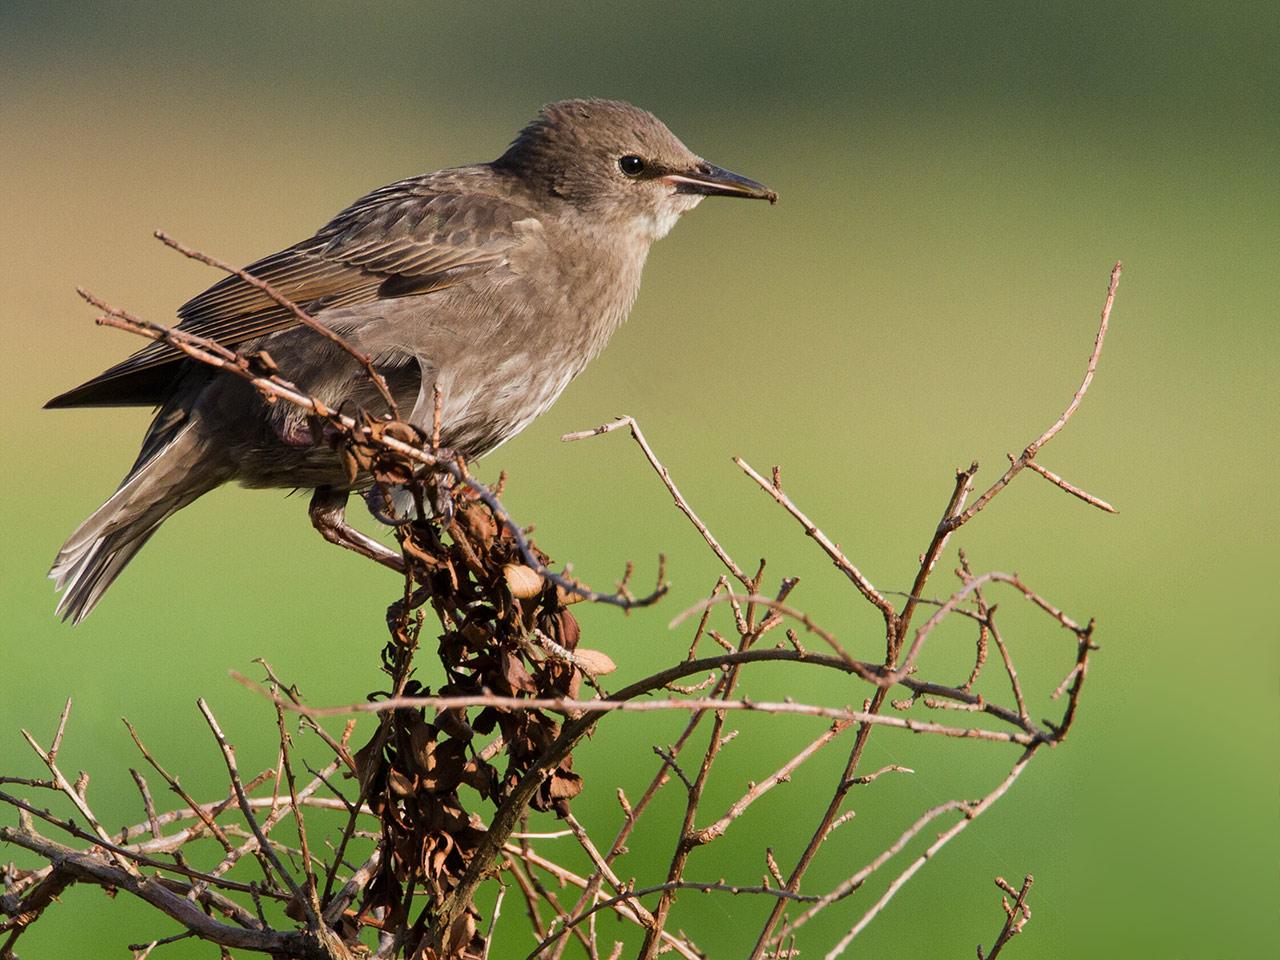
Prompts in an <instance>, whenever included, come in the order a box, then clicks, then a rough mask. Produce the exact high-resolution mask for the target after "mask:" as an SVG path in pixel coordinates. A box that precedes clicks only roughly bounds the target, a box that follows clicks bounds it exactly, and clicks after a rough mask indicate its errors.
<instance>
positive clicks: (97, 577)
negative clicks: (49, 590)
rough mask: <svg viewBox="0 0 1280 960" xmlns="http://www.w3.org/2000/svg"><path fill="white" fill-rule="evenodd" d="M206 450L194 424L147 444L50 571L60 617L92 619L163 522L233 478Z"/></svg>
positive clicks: (66, 545) (73, 536)
mask: <svg viewBox="0 0 1280 960" xmlns="http://www.w3.org/2000/svg"><path fill="white" fill-rule="evenodd" d="M149 439H150V438H149ZM203 446H204V444H203V440H202V438H201V436H200V431H199V429H198V427H197V425H196V424H195V423H192V422H187V423H185V424H183V425H182V426H181V427H179V428H178V429H177V430H176V431H175V432H174V433H173V435H172V436H171V437H170V438H167V439H165V440H164V441H162V442H156V443H151V442H149V443H148V444H147V446H146V447H145V448H144V453H143V455H142V456H141V457H140V458H139V459H138V462H137V463H136V464H134V466H133V469H132V470H130V471H129V475H128V476H126V477H125V478H124V482H123V483H121V484H120V489H118V490H117V491H116V492H115V493H114V494H113V495H112V496H111V498H110V499H109V500H108V501H107V502H106V503H104V504H103V505H102V506H101V507H99V508H98V509H97V510H95V511H94V512H93V515H92V516H90V517H89V519H88V520H86V521H85V522H84V523H82V524H80V526H79V528H78V529H77V530H76V532H75V533H73V534H72V535H71V536H70V537H69V538H68V539H67V542H66V543H64V544H63V545H62V549H61V550H59V551H58V557H57V559H56V560H54V562H53V568H52V569H51V570H50V571H49V579H50V580H52V581H53V582H54V583H55V584H56V586H57V589H58V590H60V591H61V592H62V597H61V599H60V600H59V601H58V607H57V611H56V615H58V616H60V617H61V618H62V619H63V620H70V621H72V622H73V623H79V622H80V621H81V620H83V619H84V618H85V617H87V616H88V615H89V612H90V611H91V610H93V608H94V606H96V605H97V603H98V600H99V599H101V597H102V594H103V593H104V592H105V591H106V589H107V587H109V586H111V584H112V582H113V581H114V580H115V579H116V577H118V576H119V575H120V571H122V570H123V569H124V568H125V565H126V564H128V562H129V561H130V560H132V559H133V556H134V554H136V553H137V552H138V551H139V550H141V549H142V547H143V545H144V544H145V543H146V542H147V541H148V540H149V539H150V538H151V535H152V534H153V533H155V532H156V530H157V529H158V528H159V526H160V524H162V523H163V522H164V521H165V520H167V519H168V518H169V517H171V516H172V515H173V514H174V513H176V512H177V511H179V510H181V509H182V508H183V507H185V506H187V505H188V504H189V503H191V502H192V501H194V500H195V499H196V498H198V497H200V496H201V495H202V494H205V493H208V492H209V491H210V490H212V489H213V488H214V487H216V486H218V485H219V484H221V483H223V482H224V481H225V480H227V479H229V472H228V471H219V470H216V469H210V468H209V467H210V466H211V465H210V464H208V462H207V461H205V460H204V458H203V457H202V456H201V453H202V449H201V448H202V447H203Z"/></svg>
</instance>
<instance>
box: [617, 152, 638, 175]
mask: <svg viewBox="0 0 1280 960" xmlns="http://www.w3.org/2000/svg"><path fill="white" fill-rule="evenodd" d="M618 169H619V170H621V171H622V172H623V173H625V174H626V175H627V176H628V177H638V176H640V174H642V173H644V161H643V160H641V159H640V158H639V157H637V156H635V155H634V154H630V153H629V154H627V155H626V156H625V157H620V158H619V159H618Z"/></svg>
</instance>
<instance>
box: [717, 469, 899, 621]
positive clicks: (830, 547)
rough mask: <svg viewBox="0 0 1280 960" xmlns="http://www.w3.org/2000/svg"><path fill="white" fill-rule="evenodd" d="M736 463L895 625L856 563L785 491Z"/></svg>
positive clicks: (887, 605)
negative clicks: (798, 523)
mask: <svg viewBox="0 0 1280 960" xmlns="http://www.w3.org/2000/svg"><path fill="white" fill-rule="evenodd" d="M733 462H734V463H736V464H737V465H738V467H739V468H741V470H742V472H743V473H745V474H746V475H747V476H749V477H750V478H751V479H752V480H754V481H755V482H756V483H757V484H758V485H759V487H760V489H761V490H763V491H764V492H765V493H767V494H769V496H771V497H773V499H774V500H776V501H777V502H778V503H780V504H781V505H782V507H783V508H784V509H785V510H786V511H787V512H788V513H789V514H791V516H793V517H795V518H796V520H798V521H799V522H800V525H801V526H802V527H803V528H804V532H805V535H806V536H808V537H810V538H812V539H813V540H814V542H816V543H817V544H818V546H820V547H821V548H822V551H823V552H824V553H825V554H826V555H827V556H828V557H830V558H831V562H832V563H834V564H835V566H836V569H838V570H839V571H840V572H841V573H843V574H844V575H845V576H846V577H848V578H849V580H850V581H851V582H852V583H853V585H854V586H855V587H857V588H858V592H859V593H861V594H862V595H863V596H864V597H866V598H867V600H868V601H870V602H871V604H872V605H874V606H875V607H876V609H877V610H879V611H880V612H881V614H883V615H884V618H885V622H886V623H889V622H892V620H893V618H894V616H895V613H894V609H893V604H891V603H890V602H889V601H888V600H886V599H885V598H884V595H883V594H881V593H880V591H879V590H877V589H876V588H875V587H873V586H872V585H871V581H870V580H868V579H867V578H866V577H865V576H863V574H862V571H861V570H859V569H858V568H857V567H856V566H854V565H853V562H852V561H851V560H850V559H849V558H848V557H846V556H845V555H844V553H843V552H842V551H841V550H840V548H839V547H838V546H837V545H836V544H835V543H833V542H832V541H831V539H830V538H829V537H828V536H827V535H826V534H825V533H823V532H822V530H821V529H820V528H819V527H818V525H817V524H816V523H814V522H813V521H812V520H810V519H809V518H808V517H807V516H805V515H804V513H803V512H802V511H801V510H800V508H799V507H797V506H796V505H795V504H794V503H793V502H792V500H791V498H790V497H789V496H787V495H786V493H784V492H783V490H782V487H781V486H777V485H775V484H773V483H772V482H770V481H769V480H766V479H765V478H764V477H762V476H761V475H760V474H759V473H758V472H756V470H755V469H754V468H753V467H752V466H751V465H750V464H749V463H747V462H746V461H745V460H743V459H742V458H741V457H734V458H733Z"/></svg>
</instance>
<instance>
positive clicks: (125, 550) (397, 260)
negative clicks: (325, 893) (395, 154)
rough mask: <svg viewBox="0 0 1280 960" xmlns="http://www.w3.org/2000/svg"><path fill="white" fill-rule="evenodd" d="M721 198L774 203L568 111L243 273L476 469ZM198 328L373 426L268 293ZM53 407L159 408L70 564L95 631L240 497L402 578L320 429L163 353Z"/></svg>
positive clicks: (691, 159) (542, 118)
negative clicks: (360, 520)
mask: <svg viewBox="0 0 1280 960" xmlns="http://www.w3.org/2000/svg"><path fill="white" fill-rule="evenodd" d="M704 196H729V197H753V198H758V199H764V200H769V201H770V202H773V201H774V200H776V199H777V197H776V195H775V194H774V193H773V191H771V190H769V189H767V188H765V187H764V186H762V185H761V184H758V183H756V182H754V181H752V180H748V179H746V178H745V177H740V176H738V175H737V174H733V173H730V172H728V171H727V170H722V169H721V168H719V167H716V166H713V165H712V164H710V163H707V162H706V161H705V160H703V159H702V158H701V157H699V156H697V155H696V154H694V153H693V152H691V151H690V150H689V149H688V148H687V147H686V146H685V145H684V144H683V143H681V142H680V140H678V139H677V138H676V137H675V135H673V134H672V133H671V131H670V130H668V129H667V128H666V126H665V125H663V123H662V122H661V121H659V120H658V119H657V118H656V117H654V116H653V115H652V114H650V113H648V112H646V111H644V110H641V109H639V108H637V107H633V106H631V105H630V104H626V103H620V102H617V101H610V100H565V101H561V102H559V103H553V104H551V105H549V106H547V107H545V108H543V110H542V111H541V112H540V113H539V114H538V116H537V117H536V118H535V119H534V120H533V122H532V123H530V124H529V125H528V126H527V127H525V128H524V129H523V130H522V131H521V132H520V134H519V136H517V137H516V139H515V141H514V142H513V143H512V144H511V146H510V147H509V148H508V150H507V151H506V153H504V154H503V155H502V156H501V157H499V158H498V159H497V160H494V161H493V162H492V163H481V164H476V165H474V166H467V167H454V168H451V169H446V170H439V171H437V172H435V173H428V174H425V175H423V176H418V177H411V178H409V179H407V180H401V181H398V182H396V183H393V184H390V185H389V186H385V187H382V188H380V189H378V190H374V191H373V192H372V193H370V194H368V195H367V196H365V197H362V198H361V199H359V200H357V201H356V202H355V203H354V204H352V205H351V206H350V207H348V208H347V209H346V210H344V211H342V212H341V213H339V214H338V215H337V216H336V217H334V219H333V220H331V221H330V222H329V223H328V224H326V225H325V226H324V227H322V228H321V229H320V231H319V232H318V233H316V234H315V236H313V237H311V238H310V239H308V240H304V241H302V242H301V243H298V244H295V245H294V246H291V247H289V248H287V249H285V250H282V251H281V252H279V253H275V254H272V255H271V256H269V257H265V258H264V259H262V260H259V261H257V262H256V263H253V264H251V265H250V266H249V267H247V268H246V270H247V271H248V272H249V273H251V274H253V275H254V276H256V277H258V278H260V279H262V280H265V281H267V282H268V283H269V284H271V285H272V286H273V287H274V288H275V289H276V290H278V291H280V292H281V293H283V294H284V295H285V296H287V297H288V298H290V299H291V300H293V301H295V302H296V303H298V304H300V305H302V306H303V307H304V308H305V309H306V310H307V311H308V312H310V313H311V314H312V315H313V316H314V317H315V318H316V319H317V320H318V321H319V322H321V323H323V324H324V325H325V326H327V327H329V328H331V329H332V330H334V331H336V332H337V333H339V334H340V335H341V336H342V337H344V338H345V339H346V340H347V341H348V342H349V343H350V344H351V345H352V346H354V347H355V348H356V349H357V350H359V351H361V352H363V353H365V354H368V355H369V356H371V357H372V358H373V362H374V365H375V367H376V369H378V371H379V372H380V373H381V374H382V375H383V376H384V377H385V379H386V380H387V383H388V385H389V387H390V389H391V392H392V395H393V396H394V397H395V399H396V402H397V404H398V405H399V406H400V407H401V410H402V411H411V412H410V413H408V416H407V419H408V420H409V421H410V422H411V423H413V424H414V425H416V426H418V427H421V428H427V429H428V430H429V428H430V426H431V423H432V418H433V413H434V400H433V397H434V393H433V388H434V387H439V389H440V394H441V396H442V406H441V443H442V445H443V446H445V447H448V448H450V449H452V450H455V451H458V452H460V453H462V454H464V455H466V456H467V457H468V458H470V459H475V458H477V457H480V456H482V455H483V454H485V453H487V452H488V451H490V450H492V449H494V448H495V447H496V446H498V445H499V444H500V443H502V442H504V441H505V440H507V439H509V438H511V437H513V436H515V435H516V434H517V433H519V432H520V431H521V430H522V429H524V427H526V426H527V425H528V424H529V422H530V421H532V420H533V418H534V417H536V416H538V415H539V414H540V413H542V412H543V411H545V410H546V409H547V408H548V407H550V406H551V404H552V403H553V402H554V401H555V399H556V397H558V396H559V395H560V392H561V391H562V390H564V388H565V387H566V386H567V385H568V383H569V381H570V380H572V379H573V378H574V377H575V376H577V375H578V374H579V373H580V372H581V371H582V368H583V367H584V366H586V364H587V362H588V361H589V360H591V359H592V358H593V357H595V356H596V355H597V354H598V353H599V352H600V351H601V350H602V349H603V348H604V345H605V343H606V342H607V341H608V340H609V337H610V335H612V333H613V332H614V331H615V330H616V329H617V328H618V326H619V325H620V324H621V323H622V321H623V320H624V319H626V316H627V313H628V312H629V311H630V309H631V304H632V302H633V301H634V300H635V297H636V292H637V290H638V289H639V286H640V272H641V269H642V268H643V266H644V261H645V257H646V255H647V254H648V252H649V245H650V244H651V243H652V242H653V241H654V240H657V239H658V238H660V237H662V236H665V235H666V233H667V232H668V231H669V230H670V229H671V228H672V227H673V226H674V225H675V222H676V220H677V219H679V217H680V215H681V214H682V213H684V212H685V211H687V210H691V209H693V208H694V207H695V206H697V205H698V203H699V201H701V199H702V198H703V197H704ZM178 317H179V320H180V327H181V329H182V330H185V331H188V332H190V333H193V334H198V335H200V336H203V337H209V338H212V339H215V340H217V341H219V342H220V343H222V344H223V345H225V346H229V347H235V348H237V349H240V350H243V351H246V352H247V351H254V350H266V351H268V352H269V353H270V355H271V357H272V358H273V359H274V360H275V362H276V364H277V365H278V366H279V368H280V369H281V371H282V372H284V373H285V375H286V376H288V377H289V379H291V380H293V381H294V382H295V383H297V384H298V385H299V386H300V387H302V388H303V389H304V390H306V391H307V392H309V393H311V394H312V395H314V396H315V397H317V398H318V399H320V400H322V401H323V402H324V403H326V404H328V405H329V406H330V407H334V408H342V407H345V408H349V409H351V408H364V409H368V410H376V409H378V407H379V403H380V401H379V399H378V395H377V393H376V392H375V390H374V388H373V385H372V384H371V383H370V381H369V379H368V377H367V376H366V374H365V372H364V370H363V368H362V367H361V366H360V365H359V364H358V363H357V362H356V361H355V360H354V359H353V358H352V357H351V356H350V355H349V354H348V353H346V352H345V351H343V350H342V349H341V348H340V347H338V346H336V345H335V344H333V343H331V342H330V341H329V340H327V339H325V338H323V337H321V336H320V335H319V334H317V333H316V332H315V331H313V330H310V329H307V328H306V327H304V326H302V325H300V324H299V323H298V322H297V320H296V319H295V318H294V316H293V315H292V314H291V313H290V312H289V311H288V310H286V309H284V308H282V307H280V306H279V305H278V304H277V303H276V302H275V301H274V300H272V299H271V297H269V296H268V295H266V294H265V293H264V292H263V291H261V290H259V289H258V288H256V287H255V286H253V285H251V284H249V283H246V282H245V281H244V280H242V279H241V278H239V277H236V276H229V277H227V278H226V279H224V280H222V281H221V282H219V283H217V284H215V285H214V286H212V287H210V288H209V289H208V290H206V291H205V292H204V293H202V294H200V295H199V296H197V297H196V298H195V299H193V300H191V301H189V302H188V303H186V304H185V305H184V306H183V307H182V308H181V309H180V310H179V311H178ZM46 406H47V407H78V406H104V407H107V406H156V407H158V408H159V409H158V412H157V414H156V417H155V420H154V422H153V423H152V424H151V427H150V429H149V430H148V432H147V434H146V437H145V439H144V440H143V443H142V450H141V452H140V453H139V455H138V459H137V462H136V463H135V464H134V465H133V468H132V469H131V470H130V471H129V473H128V475H127V476H126V477H125V478H124V481H123V482H122V483H121V485H120V488H119V489H118V490H117V491H116V493H115V494H114V495H113V496H112V497H111V498H110V499H109V500H107V502H106V503H104V504H103V505H102V506H101V507H100V508H99V509H98V510H97V511H96V512H95V513H94V514H93V515H92V516H91V517H89V519H88V520H86V521H85V522H84V523H83V524H81V525H80V527H79V529H77V530H76V532H75V533H73V534H72V535H71V537H70V539H68V540H67V542H66V543H65V544H64V545H63V547H62V550H61V551H60V552H59V554H58V557H57V559H56V560H55V561H54V564H53V569H52V570H51V571H50V572H49V576H50V578H51V579H52V580H54V581H55V582H56V584H57V587H58V589H60V590H62V591H63V595H62V597H61V599H60V601H59V603H58V608H57V612H58V613H59V614H60V615H61V616H62V618H63V619H64V620H66V619H70V620H72V621H74V622H77V623H78V622H79V621H80V620H82V619H84V617H85V616H86V615H87V614H88V613H89V612H90V611H91V610H92V609H93V607H94V605H95V604H96V603H97V602H98V600H99V598H100V597H101V596H102V593H103V591H105V590H106V589H107V587H108V586H110V585H111V583H112V581H114V580H115V578H116V577H117V576H118V575H119V574H120V571H121V570H123V569H124V567H125V565H126V564H127V563H128V562H129V560H130V559H131V558H132V557H133V555H134V554H136V553H137V552H138V550H140V549H141V548H142V545H143V544H144V543H146V542H147V540H148V538H149V537H150V536H151V535H152V534H153V533H155V531H156V529H157V528H158V527H159V526H160V524H161V523H163V522H164V521H165V520H166V519H167V518H168V517H170V516H171V515H172V514H174V513H175V512H176V511H178V510H181V509H182V508H183V507H185V506H187V504H189V503H191V502H192V501H194V500H195V499H196V498H197V497H199V496H201V495H202V494H204V493H207V492H208V491H210V490H212V489H213V488H214V487H217V486H219V485H220V484H223V483H226V482H228V481H231V480H236V481H239V482H240V483H242V484H244V485H245V486H248V487H289V488H310V489H313V490H314V491H315V493H314V495H313V498H312V501H311V517H312V521H313V522H314V523H315V525H316V526H317V528H319V529H320V531H321V532H322V533H323V534H324V535H325V537H326V538H327V539H329V540H331V541H333V542H337V543H341V544H342V545H343V546H346V547H348V548H350V549H353V550H356V551H357V552H359V553H362V554H364V555H366V556H371V557H373V558H374V559H377V560H380V561H382V562H384V563H388V564H389V565H395V564H396V563H398V562H399V557H398V555H396V554H394V553H393V552H392V551H391V550H389V549H388V548H387V547H386V546H384V545H382V544H380V543H378V542H377V541H375V540H373V539H372V538H370V537H367V536H365V535H364V534H361V533H359V532H358V531H356V530H355V529H354V528H352V527H350V526H349V525H348V524H347V523H346V521H345V519H344V509H345V505H346V502H347V497H348V494H349V493H350V491H351V490H352V489H359V488H361V487H363V486H367V485H368V483H369V479H368V477H359V478H357V480H356V482H355V484H351V483H349V482H348V480H347V474H346V473H345V471H344V469H343V466H342V464H341V462H340V459H339V456H338V454H337V453H336V451H335V450H334V449H332V447H331V446H330V445H329V444H326V443H319V442H316V438H315V436H314V434H313V431H312V430H311V428H310V425H309V424H308V422H307V420H306V417H305V415H304V414H303V413H302V412H301V411H300V410H298V409H297V408H293V407H291V406H290V405H288V404H282V403H278V404H272V405H268V404H266V403H264V402H263V401H262V399H261V397H260V395H259V394H258V393H257V391H256V390H255V389H254V388H253V386H252V385H251V384H249V383H247V382H246V381H244V380H242V379H240V378H238V377H234V376H229V375H226V374H223V373H220V372H218V371H216V370H213V369H212V368H210V367H207V366H205V365H202V364H199V363H197V362H195V361H193V360H190V359H188V358H186V357H185V356H184V355H183V354H181V353H180V352H179V351H178V350H176V349H175V348H173V347H171V346H169V345H168V344H165V343H161V342H156V343H152V344H151V345H149V346H148V347H146V348H145V349H143V350H140V351H139V352H137V353H135V354H134V355H133V356H131V357H129V358H128V359H126V360H124V361H122V362H121V363H118V364H116V365H115V366H114V367H112V368H111V369H109V370H107V371H106V372H105V373H103V374H101V375H100V376H97V377H95V378H94V379H92V380H90V381H89V382H87V383H85V384H83V385H82V386H79V387H76V388H75V389H74V390H71V391H69V392H67V393H64V394H62V395H61V396H58V397H55V398H54V399H53V400H50V401H49V402H48V403H47V404H46Z"/></svg>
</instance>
